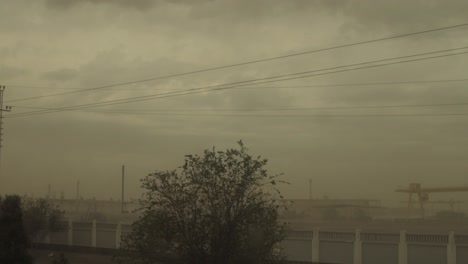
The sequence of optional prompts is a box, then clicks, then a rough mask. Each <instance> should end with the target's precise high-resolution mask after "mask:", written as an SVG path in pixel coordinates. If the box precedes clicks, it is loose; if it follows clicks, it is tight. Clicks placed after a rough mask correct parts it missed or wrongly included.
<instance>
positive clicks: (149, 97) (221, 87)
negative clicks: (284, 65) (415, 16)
mask: <svg viewBox="0 0 468 264" xmlns="http://www.w3.org/2000/svg"><path fill="white" fill-rule="evenodd" d="M466 48H467V47H465V48H457V49H450V50H459V49H466ZM441 52H446V50H445V51H435V52H429V53H422V54H417V55H407V56H402V57H396V58H391V59H383V60H377V61H370V62H363V63H357V64H350V65H346V66H338V67H333V68H327V69H322V70H313V71H308V72H315V73H314V74H310V75H303V76H295V75H298V74H299V73H294V74H289V75H281V76H277V77H276V76H273V77H267V78H261V79H254V80H248V81H240V82H234V83H227V84H221V85H213V86H206V87H199V88H192V89H187V90H185V91H186V92H184V93H181V92H172V93H165V94H156V95H146V96H139V97H132V98H126V99H117V100H109V101H103V102H96V103H89V104H83V105H75V106H69V107H62V108H58V109H57V110H55V111H47V110H44V111H31V112H26V113H22V114H15V115H9V116H8V117H10V118H12V117H19V116H26V115H28V116H29V115H37V114H47V113H54V112H57V111H68V110H73V109H82V108H90V107H99V106H107V105H115V104H122V103H130V102H138V101H145V100H152V99H159V98H168V97H174V96H182V95H188V94H196V93H204V92H209V91H218V90H226V89H234V88H238V87H244V86H251V85H254V84H249V83H247V82H257V83H255V84H262V83H272V82H278V81H289V80H295V79H302V78H307V77H313V76H320V75H328V74H333V73H340V72H348V71H355V70H361V69H368V68H376V67H382V66H388V65H394V64H401V63H408V62H415V61H423V60H428V59H435V58H442V57H448V56H455V55H461V54H467V53H468V51H465V52H458V53H451V54H444V55H438V56H432V57H424V58H417V59H411V60H405V61H396V62H390V63H384V64H374V65H369V66H364V67H358V68H351V69H343V70H338V71H329V72H320V71H327V70H331V69H339V68H344V67H348V68H349V67H352V66H358V65H365V64H371V63H376V62H382V61H391V60H397V59H401V58H408V57H415V56H422V55H427V54H434V53H441ZM308 72H303V73H300V74H304V73H308ZM317 72H319V73H317ZM288 76H294V77H289V78H284V77H288ZM274 78H283V79H279V80H272V79H274ZM262 80H265V81H262ZM259 81H262V82H259ZM240 83H247V84H242V85H235V84H240ZM229 85H235V86H229ZM225 86H228V87H225Z"/></svg>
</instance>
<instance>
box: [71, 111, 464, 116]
mask: <svg viewBox="0 0 468 264" xmlns="http://www.w3.org/2000/svg"><path fill="white" fill-rule="evenodd" d="M72 111H75V110H72ZM76 111H79V112H87V113H101V114H128V115H151V116H191V117H194V116H198V117H257V118H258V117H269V118H272V117H277V118H280V117H283V118H297V117H343V118H346V117H433V116H468V113H433V114H351V115H350V114H340V115H337V114H302V115H297V114H296V115H292V114H281V115H279V114H242V115H241V114H190V113H183V114H173V113H155V112H153V113H151V112H123V111H95V110H91V111H89V110H76Z"/></svg>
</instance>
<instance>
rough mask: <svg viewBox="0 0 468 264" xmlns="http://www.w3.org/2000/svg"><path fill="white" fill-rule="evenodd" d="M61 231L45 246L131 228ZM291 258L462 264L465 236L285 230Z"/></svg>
mask: <svg viewBox="0 0 468 264" xmlns="http://www.w3.org/2000/svg"><path fill="white" fill-rule="evenodd" d="M65 227H66V228H64V229H62V231H60V232H53V233H50V234H49V235H48V236H46V238H45V241H44V242H45V243H46V244H59V245H69V246H84V247H93V248H102V249H116V248H119V247H120V243H121V237H122V236H123V235H125V234H128V233H129V232H131V226H130V225H128V224H121V223H118V224H115V223H97V222H96V221H93V222H87V223H81V222H72V221H68V224H65ZM281 246H282V248H283V250H284V252H285V254H286V257H287V259H288V260H289V261H291V262H301V263H319V262H320V263H340V264H376V263H379V264H420V263H424V264H466V263H468V235H467V234H455V233H454V232H449V233H448V234H417V233H407V232H406V231H400V232H399V233H391V232H388V233H384V232H382V233H378V232H366V231H361V230H355V231H354V232H336V231H332V230H319V229H318V228H316V229H313V230H289V231H288V232H287V238H286V239H285V240H284V241H283V242H282V245H281Z"/></svg>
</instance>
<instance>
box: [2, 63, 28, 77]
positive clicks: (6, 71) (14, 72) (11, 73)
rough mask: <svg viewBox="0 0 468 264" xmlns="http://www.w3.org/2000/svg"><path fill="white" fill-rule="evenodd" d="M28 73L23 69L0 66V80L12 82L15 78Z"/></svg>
mask: <svg viewBox="0 0 468 264" xmlns="http://www.w3.org/2000/svg"><path fill="white" fill-rule="evenodd" d="M27 72H28V71H27V70H25V69H23V68H17V67H11V66H7V65H1V64H0V79H1V80H3V81H5V80H12V79H15V78H16V77H19V76H21V75H24V74H26V73H27Z"/></svg>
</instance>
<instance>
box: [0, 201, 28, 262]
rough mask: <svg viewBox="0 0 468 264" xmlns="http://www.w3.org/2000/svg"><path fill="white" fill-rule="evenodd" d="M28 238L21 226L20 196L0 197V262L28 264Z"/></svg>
mask: <svg viewBox="0 0 468 264" xmlns="http://www.w3.org/2000/svg"><path fill="white" fill-rule="evenodd" d="M28 248H29V240H28V237H27V235H26V232H25V231H24V227H23V213H22V210H21V198H20V197H19V196H17V195H9V196H6V197H5V198H4V199H1V198H0V263H11V264H28V263H32V257H31V255H29V253H28Z"/></svg>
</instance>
